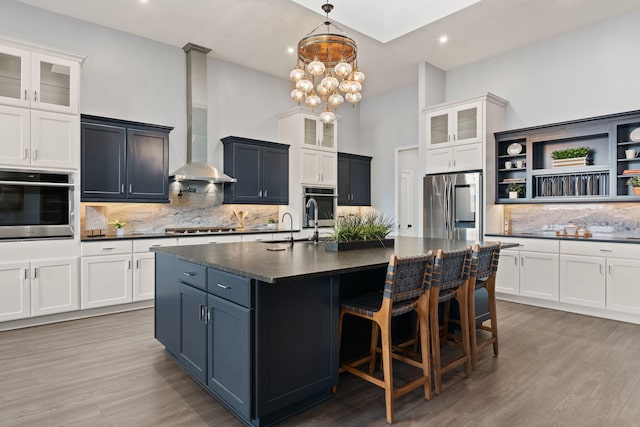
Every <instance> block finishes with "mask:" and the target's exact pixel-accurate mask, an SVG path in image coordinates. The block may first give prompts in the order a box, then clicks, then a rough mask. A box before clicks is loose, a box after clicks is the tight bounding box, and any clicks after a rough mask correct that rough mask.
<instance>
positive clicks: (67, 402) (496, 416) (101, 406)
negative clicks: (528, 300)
mask: <svg viewBox="0 0 640 427" xmlns="http://www.w3.org/2000/svg"><path fill="white" fill-rule="evenodd" d="M498 319H499V334H500V335H499V336H500V355H499V357H497V358H494V357H492V353H491V350H490V349H485V350H484V351H483V352H482V353H481V355H480V357H479V366H478V370H477V371H474V373H473V375H472V377H471V378H468V379H465V378H464V376H463V374H462V371H459V372H457V373H452V374H451V375H447V376H445V378H444V382H443V392H442V394H441V395H440V396H435V397H434V398H433V399H432V400H431V401H429V402H427V401H425V400H423V399H422V397H421V393H420V390H415V391H414V392H412V393H410V394H408V395H406V396H404V397H403V398H401V399H399V400H398V401H397V402H396V404H395V418H396V423H395V425H398V426H408V425H411V426H438V427H440V426H449V425H451V426H456V427H461V426H581V427H582V426H638V425H640V404H639V402H640V325H632V324H626V323H621V322H615V321H611V320H604V319H597V318H592V317H587V316H581V315H577V314H570V313H563V312H558V311H552V310H546V309H541V308H536V307H530V306H525V305H519V304H513V303H507V302H499V303H498ZM400 374H401V373H400ZM0 425H2V426H58V425H64V426H240V425H241V423H240V422H239V421H237V420H236V419H235V418H234V417H233V416H232V415H231V414H230V413H229V412H228V411H227V410H226V409H224V408H223V407H222V406H221V405H219V404H218V403H217V402H216V400H215V399H214V398H213V397H211V396H210V395H208V394H207V393H206V392H205V391H204V390H203V389H202V388H200V386H198V385H197V384H196V383H195V382H194V381H193V380H192V379H191V378H190V377H189V376H188V375H187V374H186V373H184V371H183V370H182V369H181V368H179V367H178V366H177V365H176V364H175V362H174V361H173V360H172V359H171V358H170V357H169V356H167V355H166V353H165V352H164V349H163V347H162V346H161V345H160V344H159V343H158V342H157V341H155V339H154V338H153V311H152V310H151V309H146V310H139V311H134V312H128V313H122V314H116V315H109V316H102V317H96V318H91V319H84V320H77V321H72V322H66V323H59V324H55V325H47V326H39V327H34V328H29V329H23V330H17V331H8V332H0ZM281 425H283V426H297V425H305V426H385V425H387V424H386V422H385V407H384V395H383V391H382V389H379V388H378V387H375V386H374V385H371V384H369V383H367V382H365V381H362V380H360V379H358V378H355V377H353V376H351V375H348V374H343V375H342V376H341V384H340V386H339V387H338V391H337V393H336V395H335V396H334V398H333V399H330V400H329V401H327V402H325V403H323V404H320V405H318V406H316V407H314V408H312V409H310V410H308V411H306V412H304V413H302V414H298V415H297V416H295V417H293V418H290V419H288V420H286V421H284V422H283V423H282V424H281Z"/></svg>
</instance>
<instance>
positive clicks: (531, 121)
mask: <svg viewBox="0 0 640 427" xmlns="http://www.w3.org/2000/svg"><path fill="white" fill-rule="evenodd" d="M639 41H640V12H636V13H633V14H629V15H625V16H621V17H618V18H614V19H611V20H608V21H605V22H601V23H596V24H594V25H591V26H588V27H584V28H582V29H578V30H576V31H573V32H570V33H567V34H563V35H561V36H558V37H555V38H552V39H548V40H545V41H542V42H539V43H535V44H532V45H529V46H526V47H523V48H519V49H515V50H512V51H510V52H507V53H504V54H502V55H498V56H495V57H493V58H489V59H487V60H484V61H480V62H477V63H474V64H471V65H468V66H465V67H460V68H458V69H455V70H451V71H448V72H447V75H446V97H447V100H458V99H464V98H467V97H470V96H473V95H478V94H481V93H485V92H492V93H495V94H496V95H498V96H501V97H503V98H505V99H506V100H508V101H509V105H508V107H507V111H506V117H505V119H506V123H505V125H506V126H505V130H507V129H516V128H520V127H527V126H534V125H540V124H548V123H555V122H560V121H565V120H572V119H579V118H584V117H591V116H597V115H603V114H612V113H618V112H623V111H631V110H637V109H640V78H639V74H638V70H640V55H638V49H639V47H638V42H639Z"/></svg>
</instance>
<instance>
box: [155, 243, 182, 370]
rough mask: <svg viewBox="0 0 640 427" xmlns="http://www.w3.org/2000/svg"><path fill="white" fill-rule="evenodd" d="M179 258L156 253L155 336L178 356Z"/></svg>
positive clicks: (172, 353)
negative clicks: (177, 275) (177, 277)
mask: <svg viewBox="0 0 640 427" xmlns="http://www.w3.org/2000/svg"><path fill="white" fill-rule="evenodd" d="M177 270H178V260H177V259H176V258H174V257H172V256H168V255H165V254H161V253H156V254H155V292H154V297H155V302H154V306H155V310H154V315H155V337H156V339H157V340H158V341H160V342H161V343H162V344H163V345H164V346H165V348H166V349H167V351H168V352H169V353H170V354H171V355H172V356H173V357H175V358H176V359H177V358H178V354H179V349H180V344H179V337H180V311H179V306H178V301H179V300H178V295H179V294H178V291H177V289H176V271H177Z"/></svg>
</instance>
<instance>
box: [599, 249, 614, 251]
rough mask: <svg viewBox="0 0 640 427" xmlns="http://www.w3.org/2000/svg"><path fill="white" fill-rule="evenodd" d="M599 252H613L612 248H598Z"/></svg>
mask: <svg viewBox="0 0 640 427" xmlns="http://www.w3.org/2000/svg"><path fill="white" fill-rule="evenodd" d="M600 252H613V249H600Z"/></svg>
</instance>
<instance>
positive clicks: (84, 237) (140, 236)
mask: <svg viewBox="0 0 640 427" xmlns="http://www.w3.org/2000/svg"><path fill="white" fill-rule="evenodd" d="M299 231H300V230H293V232H294V233H297V232H299ZM272 233H273V234H275V233H291V230H283V229H281V228H276V229H274V230H269V229H267V228H261V229H248V230H242V231H238V230H236V231H224V232H220V233H192V234H175V233H131V234H127V233H125V234H124V236H116V235H115V234H107V235H105V236H96V237H91V236H90V235H88V234H83V235H82V236H81V237H80V240H81V241H83V242H98V241H104V240H131V239H162V238H165V237H166V238H169V237H198V236H199V237H205V236H239V235H240V236H241V235H244V234H272Z"/></svg>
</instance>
